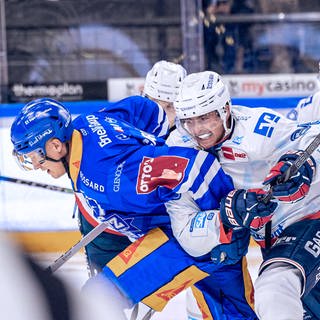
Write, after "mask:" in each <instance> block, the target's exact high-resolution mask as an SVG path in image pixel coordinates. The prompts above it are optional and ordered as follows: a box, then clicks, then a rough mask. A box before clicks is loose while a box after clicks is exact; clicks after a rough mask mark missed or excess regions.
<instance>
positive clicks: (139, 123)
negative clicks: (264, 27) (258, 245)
mask: <svg viewBox="0 0 320 320" xmlns="http://www.w3.org/2000/svg"><path fill="white" fill-rule="evenodd" d="M185 75H186V70H185V69H184V68H183V67H182V66H181V65H179V64H175V63H172V62H168V61H164V60H161V61H159V62H157V63H155V65H154V66H153V67H152V69H151V70H150V71H149V72H148V74H147V76H146V81H145V86H144V92H143V94H144V95H145V96H146V97H148V98H149V99H148V100H147V99H141V98H140V97H138V96H136V97H128V98H125V99H122V100H120V101H117V102H111V103H106V105H105V108H104V109H103V110H101V111H107V112H108V113H109V114H112V115H113V116H115V117H117V118H118V119H123V120H125V121H127V122H129V123H131V124H133V125H134V126H135V127H137V128H140V129H141V130H144V131H146V132H148V133H151V134H154V135H156V136H158V137H162V138H165V137H166V136H167V134H168V132H169V129H170V127H171V126H172V124H173V120H174V119H173V116H174V114H175V111H174V107H173V102H174V100H175V98H176V96H177V94H178V89H179V87H180V84H181V82H182V79H183V78H184V77H185ZM153 101H154V102H153ZM168 120H169V122H168ZM76 201H77V205H78V208H79V229H80V231H81V233H82V234H84V235H86V234H87V233H89V232H90V231H91V230H92V228H93V227H94V226H95V225H96V224H97V222H96V221H94V220H92V219H91V215H90V209H89V208H88V207H87V205H86V201H85V199H83V198H81V197H76ZM130 244H131V241H130V240H129V239H128V238H127V237H126V236H123V235H122V234H121V233H119V232H116V231H112V230H108V229H106V230H105V232H103V233H102V234H101V235H99V236H98V237H97V238H96V239H94V241H92V242H90V243H89V244H88V245H87V246H86V248H85V249H86V250H85V251H86V257H87V263H88V269H89V275H90V276H93V275H95V274H97V273H98V272H100V271H101V270H102V268H103V267H104V266H105V264H106V263H107V262H109V261H110V260H111V259H112V258H113V257H115V256H116V255H117V254H118V253H120V252H121V251H123V250H124V249H125V248H126V247H127V246H128V245H130Z"/></svg>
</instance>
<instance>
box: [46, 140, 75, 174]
mask: <svg viewBox="0 0 320 320" xmlns="http://www.w3.org/2000/svg"><path fill="white" fill-rule="evenodd" d="M66 148H67V154H66V155H65V156H64V157H62V158H60V159H53V158H51V157H48V156H47V155H45V157H44V158H45V159H46V160H47V161H52V162H62V164H63V167H64V169H65V170H66V173H67V175H68V178H70V170H69V163H68V161H67V155H68V154H69V143H68V142H67V143H66Z"/></svg>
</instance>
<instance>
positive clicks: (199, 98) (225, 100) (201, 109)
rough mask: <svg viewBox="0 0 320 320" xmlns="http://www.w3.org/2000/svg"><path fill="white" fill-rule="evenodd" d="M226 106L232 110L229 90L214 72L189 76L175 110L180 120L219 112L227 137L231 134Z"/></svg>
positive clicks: (183, 85) (183, 84) (182, 86)
mask: <svg viewBox="0 0 320 320" xmlns="http://www.w3.org/2000/svg"><path fill="white" fill-rule="evenodd" d="M226 104H228V105H229V106H230V108H231V99H230V94H229V90H228V88H227V86H226V85H225V84H224V83H223V82H222V79H221V76H220V75H219V74H218V73H216V72H213V71H203V72H199V73H192V74H189V75H188V76H187V77H186V78H185V79H184V80H183V82H182V85H181V88H180V91H179V95H178V96H177V98H176V101H175V102H174V108H175V110H176V114H177V118H178V119H179V120H183V119H187V118H194V117H199V116H202V115H204V114H206V113H209V112H212V111H217V112H218V114H219V116H220V118H221V119H222V121H223V126H224V128H225V131H226V133H225V136H226V135H228V134H229V133H230V128H228V127H227V120H228V119H227V110H226ZM230 111H231V110H230Z"/></svg>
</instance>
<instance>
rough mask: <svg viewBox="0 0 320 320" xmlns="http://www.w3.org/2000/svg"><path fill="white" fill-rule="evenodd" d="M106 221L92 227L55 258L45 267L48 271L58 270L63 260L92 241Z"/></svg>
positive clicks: (104, 226)
mask: <svg viewBox="0 0 320 320" xmlns="http://www.w3.org/2000/svg"><path fill="white" fill-rule="evenodd" d="M108 225H109V223H108V222H102V223H100V224H98V225H97V226H96V227H95V228H94V229H92V230H91V231H90V232H89V233H88V234H87V235H85V236H84V237H83V238H82V239H81V240H80V241H78V242H77V243H76V244H75V245H74V246H73V247H71V248H70V249H69V250H68V251H67V252H65V253H64V254H63V255H62V256H60V257H59V258H58V259H57V260H55V261H54V262H53V263H52V264H51V265H50V266H49V267H48V268H47V269H46V271H48V272H49V273H54V272H55V271H56V270H58V269H59V268H60V267H61V266H62V265H63V264H64V263H65V262H67V261H68V260H69V259H70V258H71V257H73V256H74V255H75V254H76V253H77V252H78V251H79V250H80V249H81V248H83V247H84V246H86V245H87V244H88V243H90V242H91V241H93V240H94V239H95V238H96V237H97V236H98V235H99V234H101V233H102V232H103V231H104V230H105V229H106V228H107V227H108Z"/></svg>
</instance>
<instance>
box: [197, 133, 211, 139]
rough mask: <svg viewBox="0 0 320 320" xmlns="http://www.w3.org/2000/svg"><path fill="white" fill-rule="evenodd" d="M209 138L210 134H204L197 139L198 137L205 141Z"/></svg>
mask: <svg viewBox="0 0 320 320" xmlns="http://www.w3.org/2000/svg"><path fill="white" fill-rule="evenodd" d="M210 136H211V133H205V134H201V135H199V136H198V137H199V138H200V139H207V138H209V137H210Z"/></svg>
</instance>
